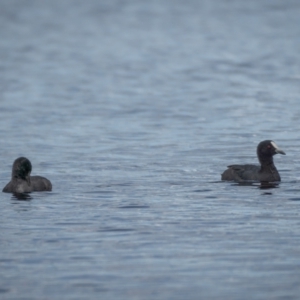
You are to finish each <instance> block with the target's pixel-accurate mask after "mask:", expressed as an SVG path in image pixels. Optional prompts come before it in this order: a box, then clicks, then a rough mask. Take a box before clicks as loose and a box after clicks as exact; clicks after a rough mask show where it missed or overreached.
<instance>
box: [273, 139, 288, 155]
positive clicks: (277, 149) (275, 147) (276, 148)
mask: <svg viewBox="0 0 300 300" xmlns="http://www.w3.org/2000/svg"><path fill="white" fill-rule="evenodd" d="M271 144H272V145H273V147H274V151H275V153H278V154H283V155H285V152H284V151H282V150H281V149H279V147H278V146H277V145H276V144H275V143H274V142H271Z"/></svg>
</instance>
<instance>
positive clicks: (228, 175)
mask: <svg viewBox="0 0 300 300" xmlns="http://www.w3.org/2000/svg"><path fill="white" fill-rule="evenodd" d="M277 153H279V154H284V155H285V153H284V152H283V151H282V150H281V149H279V148H278V146H277V145H276V144H275V143H274V142H273V141H271V140H266V141H263V142H261V143H259V144H258V146H257V157H258V160H259V162H260V164H261V165H260V166H257V165H251V164H245V165H230V166H228V169H227V170H225V171H224V172H223V173H222V177H221V178H222V180H228V181H237V182H242V181H264V182H274V181H281V178H280V175H279V173H278V171H277V169H276V167H275V165H274V162H273V156H274V155H275V154H277Z"/></svg>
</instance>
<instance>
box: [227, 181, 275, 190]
mask: <svg viewBox="0 0 300 300" xmlns="http://www.w3.org/2000/svg"><path fill="white" fill-rule="evenodd" d="M232 185H237V186H253V187H257V188H259V189H261V190H267V189H274V188H278V187H279V182H277V183H276V182H268V181H261V182H253V181H252V182H251V181H242V182H236V183H233V184H232Z"/></svg>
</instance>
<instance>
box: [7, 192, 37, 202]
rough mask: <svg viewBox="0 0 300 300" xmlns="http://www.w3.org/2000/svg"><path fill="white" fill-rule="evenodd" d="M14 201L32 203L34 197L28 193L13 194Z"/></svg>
mask: <svg viewBox="0 0 300 300" xmlns="http://www.w3.org/2000/svg"><path fill="white" fill-rule="evenodd" d="M11 199H12V200H20V201H30V200H31V199H32V197H31V196H30V195H29V194H28V193H13V195H12V197H11Z"/></svg>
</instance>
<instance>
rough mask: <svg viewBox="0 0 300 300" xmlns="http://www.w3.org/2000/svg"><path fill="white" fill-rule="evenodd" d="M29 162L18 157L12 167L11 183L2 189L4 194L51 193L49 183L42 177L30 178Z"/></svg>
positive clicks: (24, 158)
mask: <svg viewBox="0 0 300 300" xmlns="http://www.w3.org/2000/svg"><path fill="white" fill-rule="evenodd" d="M31 170H32V166H31V162H30V161H29V159H27V158H26V157H19V158H17V159H16V160H15V161H14V164H13V166H12V174H11V181H10V182H9V183H8V184H7V185H6V186H5V187H4V189H3V190H2V192H4V193H29V192H34V191H51V190H52V184H51V182H50V181H49V180H48V179H47V178H45V177H42V176H30V173H31Z"/></svg>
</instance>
